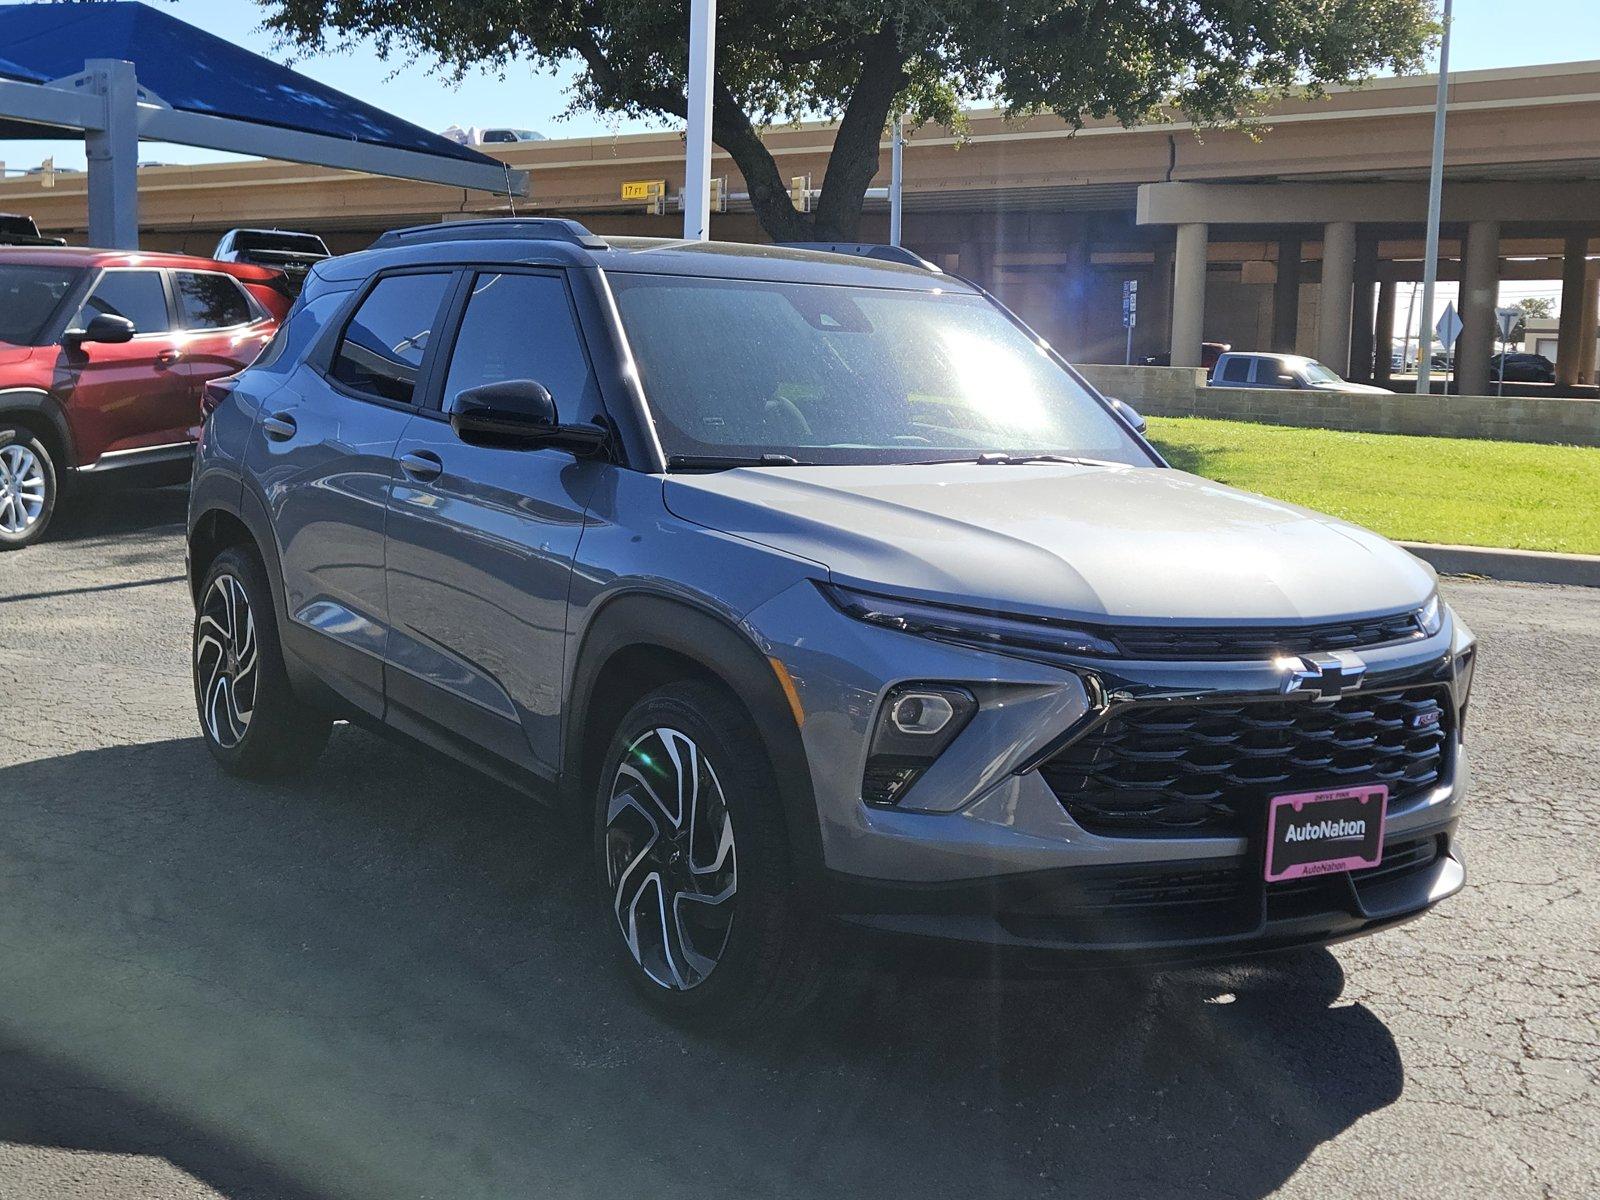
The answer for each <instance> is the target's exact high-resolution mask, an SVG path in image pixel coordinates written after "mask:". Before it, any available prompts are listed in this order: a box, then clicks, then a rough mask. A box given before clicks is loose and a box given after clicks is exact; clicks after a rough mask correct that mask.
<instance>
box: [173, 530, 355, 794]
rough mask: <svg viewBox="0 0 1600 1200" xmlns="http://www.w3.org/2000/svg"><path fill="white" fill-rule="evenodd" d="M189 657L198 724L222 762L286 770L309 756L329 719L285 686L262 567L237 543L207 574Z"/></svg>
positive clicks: (323, 740)
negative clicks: (304, 702) (296, 696)
mask: <svg viewBox="0 0 1600 1200" xmlns="http://www.w3.org/2000/svg"><path fill="white" fill-rule="evenodd" d="M193 662H194V698H195V707H196V709H197V711H198V713H199V716H200V729H201V732H202V733H203V734H204V736H205V742H206V749H207V750H209V751H211V755H212V757H213V758H215V759H216V760H217V761H218V762H220V763H221V764H222V765H223V767H225V768H226V769H227V770H229V771H231V772H233V773H234V774H237V775H250V776H270V775H288V774H294V773H296V772H299V771H303V770H305V769H306V768H307V767H309V766H310V765H311V764H312V763H314V762H315V761H316V759H317V756H318V755H319V754H321V753H322V749H323V747H324V746H325V745H327V742H328V734H329V732H330V731H331V730H332V728H333V721H332V719H331V718H330V717H329V716H328V715H327V714H326V713H322V712H319V711H317V710H315V709H312V708H308V707H307V706H306V705H304V704H302V703H301V702H300V701H299V700H297V699H296V698H295V696H294V694H293V692H292V691H291V689H290V686H289V679H288V675H287V673H286V672H285V671H284V666H283V652H282V650H281V648H280V647H279V644H278V630H277V625H276V624H275V622H274V618H273V611H272V593H271V591H270V590H269V587H268V584H267V577H266V572H265V571H264V570H263V569H262V567H261V563H260V561H259V560H258V559H257V558H256V556H255V555H254V554H253V553H251V552H250V551H249V550H248V549H246V548H244V547H241V546H235V547H232V548H231V549H228V550H224V551H223V552H222V553H221V554H220V555H218V556H217V559H216V561H215V562H214V563H212V564H211V569H210V570H209V571H207V572H206V577H205V582H204V583H203V584H202V585H201V589H200V604H199V606H198V608H197V609H196V610H195V619H194V655H193Z"/></svg>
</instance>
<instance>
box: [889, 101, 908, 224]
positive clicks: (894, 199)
mask: <svg viewBox="0 0 1600 1200" xmlns="http://www.w3.org/2000/svg"><path fill="white" fill-rule="evenodd" d="M905 146H906V139H905V126H904V121H903V120H902V118H901V116H900V114H899V113H895V115H894V133H893V134H892V135H891V140H890V142H889V245H891V246H898V245H899V244H900V232H901V212H902V210H901V207H900V204H901V190H900V167H901V161H902V159H903V158H904V157H905Z"/></svg>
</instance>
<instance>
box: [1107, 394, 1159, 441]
mask: <svg viewBox="0 0 1600 1200" xmlns="http://www.w3.org/2000/svg"><path fill="white" fill-rule="evenodd" d="M1111 407H1112V408H1114V409H1116V410H1117V415H1118V416H1119V417H1121V418H1122V419H1123V420H1124V421H1126V422H1127V423H1128V424H1129V425H1131V426H1133V430H1134V432H1135V433H1139V434H1143V433H1145V432H1147V431H1148V430H1149V428H1150V422H1148V421H1146V420H1145V419H1144V418H1143V417H1142V416H1140V415H1139V410H1138V409H1136V408H1134V406H1133V405H1131V404H1128V403H1126V402H1124V401H1122V400H1113V401H1111Z"/></svg>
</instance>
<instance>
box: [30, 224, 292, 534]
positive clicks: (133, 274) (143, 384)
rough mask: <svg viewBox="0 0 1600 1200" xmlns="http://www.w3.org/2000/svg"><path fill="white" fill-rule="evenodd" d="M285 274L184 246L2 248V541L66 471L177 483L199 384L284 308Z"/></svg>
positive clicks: (225, 366) (257, 344)
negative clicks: (178, 250)
mask: <svg viewBox="0 0 1600 1200" xmlns="http://www.w3.org/2000/svg"><path fill="white" fill-rule="evenodd" d="M289 303H290V300H289V295H288V291H287V288H286V286H285V283H284V277H283V273H282V272H280V271H274V270H269V269H267V268H263V267H255V266H249V265H246V264H243V263H221V262H213V261H212V260H210V259H207V258H193V257H190V256H188V255H183V254H143V253H139V252H137V251H125V250H83V249H75V248H67V247H39V248H33V247H28V248H21V247H6V248H0V550H12V549H16V548H18V547H21V546H26V545H28V544H29V543H31V542H34V541H36V540H38V538H39V536H40V535H41V534H43V533H44V529H45V526H46V525H47V524H48V523H49V521H50V514H51V513H52V511H54V509H55V503H56V496H57V494H58V490H59V489H60V488H61V487H62V486H66V485H68V484H69V483H71V482H73V481H81V482H87V481H89V480H90V479H95V480H99V479H106V480H117V481H127V482H133V481H138V482H144V483H154V482H176V481H178V480H180V479H182V478H183V476H184V475H185V474H186V473H187V470H188V466H187V464H188V461H189V458H190V456H191V455H192V453H193V450H194V429H195V427H196V425H197V424H198V421H199V414H200V397H201V388H202V387H203V386H204V385H205V383H206V382H207V381H208V380H211V379H215V378H218V377H219V376H222V375H231V374H233V373H234V372H236V371H238V370H240V369H241V368H243V367H246V366H248V365H249V364H250V363H251V362H252V361H253V360H254V359H255V357H256V355H257V354H258V353H259V352H260V350H261V348H262V347H263V346H265V345H266V343H267V341H268V340H269V339H270V338H271V337H272V335H273V333H274V332H275V331H276V330H277V328H278V322H279V321H280V320H282V318H283V316H284V314H285V313H286V312H287V311H288V309H289Z"/></svg>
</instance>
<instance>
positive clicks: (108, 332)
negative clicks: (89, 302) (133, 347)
mask: <svg viewBox="0 0 1600 1200" xmlns="http://www.w3.org/2000/svg"><path fill="white" fill-rule="evenodd" d="M137 332H138V330H136V329H135V328H134V326H133V322H132V321H130V320H128V318H127V317H114V316H112V315H111V314H110V313H101V314H100V315H99V316H97V317H95V318H94V319H93V320H91V321H90V322H89V324H88V326H87V327H86V328H84V329H69V330H67V333H66V339H65V340H66V342H67V344H68V345H72V346H78V345H82V344H83V343H84V342H104V343H105V344H107V345H110V346H119V345H121V344H122V343H124V342H131V341H133V335H134V334H135V333H137Z"/></svg>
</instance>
